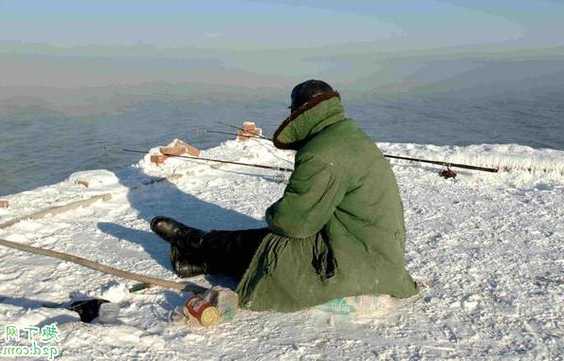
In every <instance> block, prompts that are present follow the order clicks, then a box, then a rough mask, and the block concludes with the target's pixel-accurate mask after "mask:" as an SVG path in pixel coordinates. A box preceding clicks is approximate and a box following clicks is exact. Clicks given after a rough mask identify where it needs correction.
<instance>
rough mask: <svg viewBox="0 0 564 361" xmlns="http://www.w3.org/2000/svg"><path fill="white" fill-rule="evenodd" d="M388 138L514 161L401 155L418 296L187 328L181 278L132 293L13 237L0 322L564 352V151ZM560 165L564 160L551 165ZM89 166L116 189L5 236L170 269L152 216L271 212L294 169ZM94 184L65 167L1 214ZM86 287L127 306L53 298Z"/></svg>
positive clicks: (420, 348) (432, 348) (260, 348)
mask: <svg viewBox="0 0 564 361" xmlns="http://www.w3.org/2000/svg"><path fill="white" fill-rule="evenodd" d="M380 147H381V149H382V150H383V151H384V152H386V153H391V154H397V155H406V156H415V157H427V158H432V159H436V160H448V161H451V162H468V163H472V164H475V165H483V166H488V165H490V166H491V165H493V166H498V165H511V166H512V168H515V169H513V170H511V171H506V172H502V173H498V174H489V173H481V172H473V171H458V174H459V175H458V177H457V178H456V179H455V180H452V179H451V180H444V179H442V178H440V177H438V176H437V172H438V170H440V167H434V166H430V165H424V164H417V163H411V162H404V161H392V164H394V167H393V169H394V172H395V173H396V175H397V177H398V182H399V185H400V189H401V192H402V197H403V200H404V205H405V215H406V220H407V228H408V229H407V231H408V240H407V244H406V249H407V250H406V261H407V267H408V268H409V270H410V271H411V272H412V274H413V276H414V277H415V278H416V279H417V280H418V281H420V282H422V283H424V284H425V285H426V287H424V288H423V290H422V292H421V294H420V295H418V296H417V297H414V298H412V299H409V300H402V301H399V302H398V304H393V305H388V306H389V309H390V311H389V312H384V313H382V314H379V315H372V316H370V317H362V319H358V318H355V317H329V316H327V315H325V316H319V315H318V314H316V313H315V312H313V311H311V310H306V311H302V312H297V313H293V314H277V313H254V312H246V311H243V312H239V313H238V314H237V316H236V318H235V319H234V320H233V321H231V322H228V323H224V324H221V325H219V326H218V327H216V328H213V329H203V328H201V329H197V328H188V327H183V325H182V324H177V323H171V322H169V315H170V314H171V311H173V310H174V309H175V308H176V307H178V306H179V305H182V303H183V302H184V301H185V299H186V295H184V294H179V293H178V292H174V291H171V290H163V289H159V288H151V289H147V290H144V291H141V292H137V293H131V294H130V293H129V292H127V287H128V286H131V285H132V284H131V283H130V282H128V281H124V280H118V279H115V278H113V277H111V276H108V275H104V274H100V273H97V272H95V271H92V270H89V269H85V268H82V267H80V266H78V265H74V264H69V263H63V262H61V261H59V260H55V259H48V258H44V257H38V256H33V255H30V254H24V253H21V252H18V251H15V250H11V249H5V248H0V262H1V266H2V267H1V270H0V281H1V282H0V325H8V324H17V325H19V326H22V327H25V326H35V325H44V324H48V323H49V322H51V321H52V320H55V321H57V322H59V324H60V331H61V334H62V338H61V341H60V343H59V346H60V349H61V353H62V359H64V360H92V359H119V360H128V359H138V360H167V361H169V360H186V359H197V360H299V359H303V360H340V359H350V360H353V359H354V360H357V359H362V360H389V359H397V360H409V359H411V360H419V359H421V360H425V359H430V360H432V359H465V360H479V359H502V358H503V359H522V360H557V359H558V357H561V355H562V353H563V352H564V349H563V348H562V336H563V331H562V322H563V316H562V315H563V312H562V299H563V292H564V291H563V288H562V284H563V283H562V282H563V274H564V272H563V266H564V257H563V255H564V251H563V249H562V239H563V237H564V222H563V221H562V219H564V176H563V175H562V167H563V164H564V153H563V152H558V151H551V150H543V149H533V148H529V147H523V146H518V145H475V146H468V147H455V146H441V147H438V146H432V145H417V144H380ZM202 156H204V157H216V158H222V159H229V160H235V161H241V162H251V163H259V164H270V165H278V166H283V167H290V166H291V165H292V159H293V153H292V152H289V151H279V150H275V149H274V148H273V147H272V145H270V144H269V143H268V142H265V141H259V140H252V141H248V142H241V143H239V142H235V141H229V142H226V143H224V144H222V145H221V146H218V147H216V148H212V149H208V150H206V151H204V152H203V154H202ZM531 167H533V168H535V169H533V171H529V170H528V169H526V168H531ZM548 167H550V168H553V169H555V171H551V172H544V171H539V169H541V168H548ZM559 170H560V171H559ZM86 174H87V175H88V176H89V177H90V179H94V180H95V181H99V182H98V184H99V185H100V189H103V191H104V192H106V191H111V193H112V199H111V200H110V201H107V202H98V203H95V204H93V205H91V206H89V207H87V208H81V209H79V210H73V211H71V212H68V213H63V214H59V215H57V216H54V217H51V218H43V219H38V220H33V221H25V222H20V223H18V224H15V225H13V226H11V227H9V228H6V229H0V237H1V238H6V239H9V240H13V241H18V242H23V243H26V244H31V245H36V246H42V247H47V248H50V249H55V250H59V251H64V252H68V253H72V254H77V255H80V256H83V257H87V258H90V259H93V260H96V261H99V262H102V263H105V264H108V265H112V266H115V267H118V268H123V269H126V270H128V271H132V272H139V273H145V274H149V275H153V276H157V277H162V278H166V279H170V280H173V279H175V278H176V277H175V276H174V274H173V272H172V271H171V268H170V264H169V260H168V251H169V249H168V246H167V244H165V243H164V242H162V241H161V240H159V238H158V237H157V236H155V235H154V234H152V233H151V232H150V229H149V224H148V221H149V220H150V219H151V217H153V216H155V215H159V214H164V215H168V216H171V217H175V218H178V219H179V220H181V221H183V222H185V223H188V224H190V225H193V226H195V227H200V228H203V229H213V228H220V229H221V228H223V229H229V228H249V227H261V226H263V225H264V221H263V213H264V210H265V209H266V207H268V205H270V204H271V203H272V202H274V201H276V200H277V199H278V198H279V197H280V196H281V194H282V192H283V190H284V186H285V185H284V180H285V179H286V177H287V175H285V176H280V174H279V173H277V172H275V171H269V170H264V169H254V168H248V167H241V166H234V165H210V164H206V163H202V162H196V161H190V160H181V159H169V160H167V162H166V163H165V164H164V166H162V167H156V166H155V165H153V164H151V163H150V162H149V161H148V157H145V158H143V159H141V160H140V161H139V163H137V164H135V165H133V166H131V167H128V168H126V169H124V170H122V171H120V172H117V173H115V174H112V175H109V174H108V173H107V172H105V171H94V172H87V173H86ZM83 175H85V174H83ZM81 176H82V175H81ZM113 177H115V179H117V182H113V181H112V179H114V178H113ZM163 178H166V179H165V180H163V181H160V182H154V181H156V180H162V179H163ZM96 191H99V189H98V190H92V189H88V188H85V187H83V186H80V185H76V184H73V183H72V182H70V181H67V182H62V183H59V184H55V185H52V186H47V187H41V188H38V189H36V190H33V191H29V192H23V193H19V194H14V195H11V196H8V197H6V198H8V199H9V200H10V204H11V207H10V208H9V209H8V210H5V211H3V213H2V214H0V223H2V222H3V221H7V220H9V219H10V218H12V217H16V216H21V215H23V214H28V213H30V212H33V211H36V210H39V209H44V208H46V207H49V206H54V205H60V204H65V203H68V202H71V201H74V200H77V199H81V198H87V197H88V196H90V195H91V194H90V193H91V192H96ZM195 281H196V282H199V283H201V284H203V285H209V284H228V283H229V280H223V279H216V278H211V279H204V278H203V277H198V278H196V279H195ZM231 283H232V281H231ZM76 292H80V293H82V294H84V295H87V296H96V297H102V298H107V299H109V300H111V301H113V302H116V303H117V304H118V305H119V308H120V313H119V316H118V317H117V320H116V322H112V323H110V324H103V323H95V324H82V323H80V322H77V321H76V319H77V317H76V315H72V314H70V313H67V312H66V311H64V310H62V311H61V310H50V309H44V308H41V307H40V305H41V303H42V302H45V301H54V302H62V301H65V300H67V299H68V296H69V294H72V293H76ZM392 306H393V307H392ZM73 317H74V318H73Z"/></svg>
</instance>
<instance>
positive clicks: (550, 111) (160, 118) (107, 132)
mask: <svg viewBox="0 0 564 361" xmlns="http://www.w3.org/2000/svg"><path fill="white" fill-rule="evenodd" d="M563 99H564V91H551V92H549V91H547V92H545V93H540V94H539V93H536V94H521V95H512V96H499V95H498V96H494V97H488V98H478V97H472V98H465V97H462V96H457V97H455V96H441V97H439V96H434V97H413V96H397V97H394V98H386V99H383V98H377V97H374V98H372V99H366V100H363V101H358V100H357V101H351V102H346V99H345V103H346V107H347V113H348V115H349V116H351V117H353V118H355V119H356V120H357V121H358V122H359V123H360V124H361V126H362V127H363V128H364V129H365V130H366V131H367V133H368V134H370V135H371V136H373V138H374V139H375V140H377V141H385V142H405V143H424V144H439V145H442V144H458V145H465V144H482V143H518V144H523V145H530V146H532V147H536V148H553V149H564V101H563ZM286 106H287V100H286V99H280V100H276V101H261V102H259V103H255V102H251V101H249V102H242V101H239V102H230V101H225V102H221V103H217V102H216V103H213V104H212V103H211V102H210V103H193V102H190V101H185V102H178V101H175V102H167V101H151V102H145V103H142V104H138V105H136V106H135V107H130V108H129V109H128V110H127V111H124V112H122V113H119V114H113V115H108V116H96V117H76V118H69V117H64V116H61V115H58V114H53V113H48V112H39V111H33V110H30V111H27V112H23V113H19V114H16V115H12V116H10V117H4V118H0V164H1V167H0V195H6V194H11V193H15V192H20V191H24V190H28V189H32V188H35V187H37V186H40V185H45V184H51V183H55V182H58V181H61V180H63V179H65V178H66V177H68V175H69V174H70V173H72V172H75V171H78V170H87V169H100V168H104V169H110V170H115V169H119V168H121V167H124V166H127V165H129V164H131V163H133V162H136V161H137V160H138V159H139V158H140V155H136V154H131V153H124V152H120V151H119V149H120V148H121V147H132V148H137V149H148V148H150V147H152V146H156V145H159V144H165V143H167V142H168V141H170V140H171V139H172V138H175V137H178V138H183V139H186V140H187V141H189V142H191V143H192V144H194V145H196V146H199V147H201V148H207V147H211V146H214V145H217V144H219V143H220V142H221V141H223V140H225V139H227V138H229V136H224V135H217V134H209V133H206V132H205V130H206V129H210V130H211V129H220V130H229V129H227V128H225V127H224V126H221V125H218V124H217V122H227V123H231V124H240V123H241V122H242V121H243V120H246V119H251V120H254V121H256V122H257V124H259V126H262V127H263V128H264V130H265V133H266V134H267V135H270V134H272V132H273V131H274V129H275V128H276V126H277V125H278V124H279V123H280V121H281V120H282V119H283V118H284V117H285V116H286V115H287V109H286Z"/></svg>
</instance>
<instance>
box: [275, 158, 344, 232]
mask: <svg viewBox="0 0 564 361" xmlns="http://www.w3.org/2000/svg"><path fill="white" fill-rule="evenodd" d="M333 168H334V166H333V164H331V163H327V162H324V161H322V160H319V159H316V157H315V156H309V155H304V156H300V157H296V165H295V169H294V172H293V173H292V175H291V176H290V180H289V183H288V186H287V187H286V190H285V191H284V196H283V197H282V198H280V199H279V200H278V201H277V202H276V203H274V204H273V205H271V206H270V207H269V208H268V209H267V210H266V217H265V218H266V222H267V223H268V226H269V227H270V229H271V230H272V231H273V232H274V233H276V234H279V235H282V236H286V237H292V238H306V237H309V236H313V235H314V234H316V233H317V232H319V231H321V229H322V228H323V226H325V224H327V222H328V221H329V219H330V218H331V216H332V215H333V213H334V212H335V209H336V208H337V206H338V205H339V203H341V201H342V199H343V197H344V194H345V192H346V185H345V182H344V177H343V175H342V172H338V171H337V170H335V169H333Z"/></svg>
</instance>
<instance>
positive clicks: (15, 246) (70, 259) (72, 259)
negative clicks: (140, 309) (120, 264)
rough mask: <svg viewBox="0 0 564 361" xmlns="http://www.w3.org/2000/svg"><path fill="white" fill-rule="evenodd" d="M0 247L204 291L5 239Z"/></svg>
mask: <svg viewBox="0 0 564 361" xmlns="http://www.w3.org/2000/svg"><path fill="white" fill-rule="evenodd" d="M0 245H2V246H5V247H9V248H13V249H17V250H19V251H23V252H28V253H33V254H36V255H42V256H47V257H53V258H58V259H60V260H63V261H67V262H72V263H76V264H78V265H81V266H83V267H87V268H90V269H93V270H96V271H99V272H102V273H106V274H111V275H114V276H117V277H120V278H125V279H129V280H133V281H138V282H142V283H146V284H150V285H153V286H159V287H163V288H169V289H174V290H179V291H191V292H194V293H200V292H203V291H205V288H204V287H201V286H198V285H196V284H194V283H191V282H174V281H167V280H163V279H160V278H156V277H151V276H145V275H142V274H138V273H133V272H129V271H124V270H120V269H118V268H114V267H110V266H106V265H103V264H101V263H98V262H94V261H91V260H88V259H86V258H82V257H78V256H74V255H71V254H67V253H63V252H57V251H52V250H49V249H45V248H40V247H33V246H28V245H26V244H21V243H17V242H12V241H8V240H5V239H0Z"/></svg>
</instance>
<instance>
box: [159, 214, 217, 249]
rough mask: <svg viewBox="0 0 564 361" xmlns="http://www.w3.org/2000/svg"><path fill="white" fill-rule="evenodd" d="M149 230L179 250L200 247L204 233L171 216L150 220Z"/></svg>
mask: <svg viewBox="0 0 564 361" xmlns="http://www.w3.org/2000/svg"><path fill="white" fill-rule="evenodd" d="M151 230H152V231H153V232H155V233H156V234H157V235H159V237H161V238H162V239H164V240H165V241H167V242H168V243H170V244H171V245H176V246H178V247H179V248H180V249H181V250H184V249H185V248H186V249H187V250H188V249H198V248H201V247H202V239H203V237H204V235H205V234H206V232H204V231H202V230H200V229H197V228H192V227H188V226H186V225H184V224H182V223H180V222H178V221H176V220H174V219H172V218H169V217H162V216H159V217H155V218H153V219H152V220H151Z"/></svg>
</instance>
